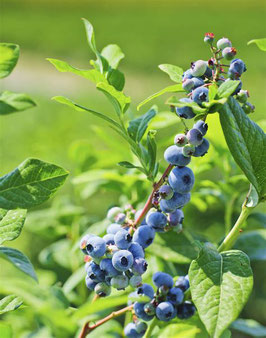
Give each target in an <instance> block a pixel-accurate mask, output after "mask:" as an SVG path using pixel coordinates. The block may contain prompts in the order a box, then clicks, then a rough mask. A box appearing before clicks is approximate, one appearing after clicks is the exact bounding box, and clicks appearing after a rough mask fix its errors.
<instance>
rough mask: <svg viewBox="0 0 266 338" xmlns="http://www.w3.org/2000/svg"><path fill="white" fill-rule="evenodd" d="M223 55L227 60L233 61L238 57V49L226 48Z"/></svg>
mask: <svg viewBox="0 0 266 338" xmlns="http://www.w3.org/2000/svg"><path fill="white" fill-rule="evenodd" d="M222 55H223V57H224V58H225V59H226V60H232V59H233V58H234V56H235V55H236V49H235V48H233V47H226V48H225V49H223V51H222Z"/></svg>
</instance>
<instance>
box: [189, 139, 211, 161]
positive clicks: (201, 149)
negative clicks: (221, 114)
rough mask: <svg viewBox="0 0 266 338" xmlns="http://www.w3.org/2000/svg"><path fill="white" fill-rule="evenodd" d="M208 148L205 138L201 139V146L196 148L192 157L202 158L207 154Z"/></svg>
mask: <svg viewBox="0 0 266 338" xmlns="http://www.w3.org/2000/svg"><path fill="white" fill-rule="evenodd" d="M209 147H210V144H209V141H208V140H207V139H206V138H203V142H202V144H201V145H199V146H197V147H196V149H195V152H194V154H193V156H195V157H200V156H204V155H205V154H207V152H208V150H209Z"/></svg>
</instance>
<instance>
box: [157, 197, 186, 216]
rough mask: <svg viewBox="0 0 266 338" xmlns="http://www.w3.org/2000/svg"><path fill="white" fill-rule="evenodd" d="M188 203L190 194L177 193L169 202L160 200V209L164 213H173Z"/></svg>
mask: <svg viewBox="0 0 266 338" xmlns="http://www.w3.org/2000/svg"><path fill="white" fill-rule="evenodd" d="M189 201H190V193H187V194H179V193H178V192H175V193H174V196H173V197H172V198H171V199H170V200H168V201H167V200H161V202H160V208H161V210H162V211H163V212H166V213H169V212H174V211H175V210H176V209H179V208H182V207H183V206H184V205H185V204H187V203H188V202H189Z"/></svg>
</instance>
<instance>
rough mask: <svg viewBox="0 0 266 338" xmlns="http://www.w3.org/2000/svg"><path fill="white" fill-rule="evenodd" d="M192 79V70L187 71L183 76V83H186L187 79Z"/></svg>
mask: <svg viewBox="0 0 266 338" xmlns="http://www.w3.org/2000/svg"><path fill="white" fill-rule="evenodd" d="M192 77H193V75H192V74H191V69H188V70H186V71H185V72H184V73H183V75H182V79H183V81H185V80H186V79H191V78H192Z"/></svg>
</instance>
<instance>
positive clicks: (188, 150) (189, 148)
mask: <svg viewBox="0 0 266 338" xmlns="http://www.w3.org/2000/svg"><path fill="white" fill-rule="evenodd" d="M194 152H195V146H193V145H192V144H186V145H185V146H184V147H183V149H182V153H183V155H184V156H185V157H190V156H192V155H193V154H194Z"/></svg>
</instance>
